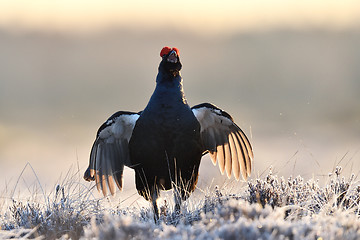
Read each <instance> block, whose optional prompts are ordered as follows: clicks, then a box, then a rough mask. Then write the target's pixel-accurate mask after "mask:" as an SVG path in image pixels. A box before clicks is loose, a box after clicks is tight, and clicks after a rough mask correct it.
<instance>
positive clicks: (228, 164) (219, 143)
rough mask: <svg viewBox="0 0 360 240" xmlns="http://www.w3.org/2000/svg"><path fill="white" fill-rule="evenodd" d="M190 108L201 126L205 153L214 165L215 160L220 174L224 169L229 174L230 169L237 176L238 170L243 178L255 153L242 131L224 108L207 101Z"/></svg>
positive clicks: (238, 174) (245, 177) (248, 172)
mask: <svg viewBox="0 0 360 240" xmlns="http://www.w3.org/2000/svg"><path fill="white" fill-rule="evenodd" d="M191 109H192V111H193V113H194V115H195V117H196V118H197V120H198V121H199V123H200V126H201V129H200V135H201V140H202V143H203V145H204V148H205V149H204V153H207V152H209V153H210V157H211V160H212V162H213V163H214V165H216V162H218V164H219V168H220V171H221V173H222V174H224V171H225V170H226V173H227V176H228V177H229V178H230V176H231V171H232V172H233V174H234V176H235V178H236V179H237V180H239V176H240V172H241V174H242V176H243V178H244V179H245V180H246V179H247V177H248V176H250V173H251V164H252V160H253V158H254V155H253V151H252V147H251V144H250V142H249V140H248V138H247V137H246V135H245V133H244V132H243V131H242V130H241V129H240V128H239V127H238V126H237V125H236V124H235V123H234V121H233V119H232V117H231V116H230V115H229V114H228V113H227V112H225V111H223V110H221V109H219V108H218V107H216V106H214V105H212V104H210V103H202V104H199V105H196V106H194V107H192V108H191Z"/></svg>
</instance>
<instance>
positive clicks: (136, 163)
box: [84, 46, 254, 221]
mask: <svg viewBox="0 0 360 240" xmlns="http://www.w3.org/2000/svg"><path fill="white" fill-rule="evenodd" d="M160 57H161V62H160V64H159V67H158V74H157V76H156V87H155V90H154V92H153V94H152V96H151V98H150V100H149V102H148V104H147V106H146V107H145V108H144V110H142V111H140V112H129V111H118V112H116V113H114V114H113V115H112V116H111V117H110V118H108V120H107V121H106V122H105V123H103V124H102V125H101V126H100V128H99V130H98V131H97V134H96V139H95V141H94V144H93V146H92V148H91V152H90V161H89V167H88V168H87V169H86V171H85V173H84V179H85V180H86V181H95V182H96V186H97V189H98V191H100V192H102V193H103V194H104V196H106V195H107V194H108V190H109V191H110V193H111V194H112V195H114V194H115V192H116V188H119V189H120V190H122V188H123V171H124V166H127V167H129V168H131V169H133V170H134V171H135V183H136V189H137V192H138V194H139V195H140V196H142V197H144V198H145V199H146V200H148V201H149V202H151V203H152V208H153V211H154V219H155V221H157V220H158V219H159V209H158V206H157V202H156V200H157V199H158V198H159V196H160V191H161V190H171V189H173V193H174V200H175V210H176V212H180V207H181V204H182V201H185V200H186V199H188V197H189V196H190V194H191V193H192V192H193V191H194V190H195V188H196V184H197V182H198V177H199V166H200V162H201V159H202V157H203V156H204V155H206V154H207V153H208V154H209V155H210V158H211V160H212V162H213V164H214V165H216V164H217V165H218V166H219V169H220V172H221V173H222V174H224V172H226V174H227V176H228V177H229V178H230V177H231V174H233V176H234V177H235V179H236V180H239V178H240V173H241V175H242V177H243V179H244V180H246V179H247V177H248V176H250V174H251V168H252V164H253V163H252V162H253V158H254V154H253V149H252V146H251V144H250V141H249V139H248V138H247V136H246V135H245V133H244V132H243V131H242V130H241V129H240V127H238V125H237V124H236V123H235V122H234V120H233V118H232V117H231V116H230V114H228V113H227V112H225V111H223V110H222V109H220V108H218V107H217V106H215V105H213V104H211V103H202V104H198V105H195V106H193V107H190V106H189V104H188V102H187V100H186V98H185V94H184V89H183V79H182V76H181V74H180V70H181V69H182V64H181V62H180V52H179V49H178V48H176V47H172V48H171V47H168V46H166V47H164V48H162V50H161V51H160Z"/></svg>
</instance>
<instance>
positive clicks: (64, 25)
mask: <svg viewBox="0 0 360 240" xmlns="http://www.w3.org/2000/svg"><path fill="white" fill-rule="evenodd" d="M359 43H360V2H359V1H357V0H353V1H352V0H343V1H335V0H328V1H310V0H304V1H298V2H294V1H285V0H273V1H266V0H255V1H231V0H224V1H221V3H220V2H219V1H212V0H208V1H190V0H183V1H181V2H178V1H177V2H175V1H143V0H137V1H115V0H113V1H106V2H104V1H99V0H91V1H89V0H87V1H85V0H78V1H70V0H61V1H60V0H53V1H47V0H37V1H26V0H23V1H21V0H16V1H10V0H8V1H7V0H5V1H4V0H2V1H0V169H1V170H2V174H1V175H2V177H1V178H0V186H1V189H3V188H4V186H5V187H8V186H10V183H12V184H14V183H15V182H16V181H17V179H18V177H19V175H20V173H21V171H22V170H23V168H24V166H25V165H26V163H30V164H31V166H32V168H33V169H34V171H35V172H36V175H37V178H38V179H39V181H40V182H41V183H42V184H43V185H44V186H43V187H44V188H47V187H49V188H51V187H52V186H53V185H54V184H56V181H57V179H58V178H59V177H60V176H64V175H66V173H67V171H68V170H69V169H73V170H75V171H77V170H80V172H81V174H82V172H83V171H84V170H85V169H86V167H87V164H88V156H89V152H90V148H91V145H92V143H93V141H94V138H95V134H96V131H97V129H98V127H99V126H100V125H101V124H102V123H103V122H104V121H105V120H106V119H107V118H108V117H109V116H110V115H111V114H113V113H114V112H116V111H118V110H129V111H140V110H142V109H143V108H144V106H145V105H146V103H147V102H148V100H149V98H150V96H151V94H152V92H153V89H154V86H155V77H156V74H157V67H158V64H159V62H160V60H161V59H160V57H159V52H160V50H161V48H162V47H164V46H166V45H168V46H176V47H178V48H179V49H180V54H181V61H182V63H183V70H182V76H183V78H184V88H185V93H186V96H187V99H188V102H189V104H190V105H195V104H199V103H201V102H211V103H214V104H216V105H217V106H219V107H220V108H222V109H224V110H226V111H227V112H229V113H230V114H231V115H232V116H233V117H234V119H235V121H236V122H237V123H238V125H239V126H241V128H242V129H243V130H244V131H245V132H246V133H247V135H248V136H249V138H250V140H251V142H252V144H253V148H254V153H255V161H254V166H255V167H254V172H253V174H252V178H255V177H257V176H262V175H263V174H264V173H267V172H268V169H269V167H270V166H272V171H273V172H275V173H276V174H278V175H281V176H285V177H288V176H290V175H293V176H297V175H299V174H301V175H302V176H303V177H304V178H305V179H310V178H312V177H314V178H315V179H322V178H324V177H326V176H327V174H328V173H329V172H331V171H332V169H333V168H334V166H336V165H337V164H340V165H342V166H343V167H344V170H345V171H347V172H348V173H350V172H354V173H355V174H357V175H358V174H359V170H360V153H359V150H360V45H359ZM25 172H29V173H28V174H29V178H34V174H33V173H32V171H31V169H29V168H28V169H26V170H25ZM204 172H206V174H204ZM23 176H24V178H23V179H22V180H21V182H22V183H24V184H28V183H27V180H26V177H25V176H26V175H25V174H24V175H23ZM125 178H126V179H125V191H128V194H132V193H134V192H135V189H134V186H133V181H134V179H133V175H132V172H131V171H130V170H128V171H126V172H125ZM213 178H214V179H213ZM226 179H227V178H226V176H221V174H219V170H218V168H217V167H213V166H212V164H211V162H210V160H209V158H208V157H205V158H204V159H203V164H202V167H201V170H200V179H199V181H200V182H199V186H200V187H202V186H207V185H208V184H209V183H210V182H211V183H214V182H215V183H217V182H219V183H222V182H225V181H226ZM79 181H81V180H79Z"/></svg>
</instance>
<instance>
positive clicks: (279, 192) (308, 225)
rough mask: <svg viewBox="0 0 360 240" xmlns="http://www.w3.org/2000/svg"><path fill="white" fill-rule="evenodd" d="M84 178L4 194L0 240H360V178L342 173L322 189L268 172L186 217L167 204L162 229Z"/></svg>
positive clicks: (188, 208)
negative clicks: (100, 194) (21, 194)
mask: <svg viewBox="0 0 360 240" xmlns="http://www.w3.org/2000/svg"><path fill="white" fill-rule="evenodd" d="M78 177H79V176H78V174H75V175H73V176H67V177H66V180H64V181H62V182H61V183H59V184H58V185H57V186H56V187H55V189H54V191H53V192H52V193H49V194H47V195H46V194H43V195H42V194H39V195H37V194H34V195H33V196H32V197H30V198H29V199H27V200H23V199H21V198H18V199H17V198H15V197H14V192H12V193H10V197H9V196H8V197H5V193H4V194H3V196H2V197H3V198H2V200H1V202H0V207H1V209H2V212H1V229H2V230H1V231H0V238H1V239H6V238H21V237H22V238H25V239H26V238H38V239H56V238H61V239H69V238H71V239H79V238H80V239H318V240H320V239H354V240H355V239H360V207H359V203H360V182H359V181H358V180H357V176H355V175H351V176H348V177H344V176H342V175H341V168H340V167H337V168H336V169H335V170H334V172H333V173H331V174H329V177H328V180H327V182H326V184H323V186H320V185H321V184H319V183H318V181H316V180H314V179H310V180H304V179H303V178H302V177H301V176H298V177H295V178H288V179H284V178H283V177H278V176H276V175H273V174H272V173H271V170H270V172H269V173H268V174H267V176H265V177H264V178H261V179H255V180H250V181H249V182H248V185H247V186H246V187H245V188H242V189H241V190H239V191H237V192H233V193H229V192H228V191H227V190H226V188H225V189H222V188H218V187H215V188H214V190H213V191H211V193H210V191H209V193H204V194H202V195H201V194H200V195H197V196H196V199H195V201H194V199H193V200H192V201H188V202H186V203H185V204H183V208H182V211H181V214H180V215H177V214H175V213H174V212H173V206H172V205H173V204H172V202H170V201H166V200H161V201H162V202H161V203H160V206H161V209H160V211H161V219H160V221H159V223H157V224H156V223H154V220H153V215H152V211H151V209H150V205H149V207H137V208H136V207H126V208H125V207H119V206H112V207H110V206H109V204H107V203H108V201H109V200H108V199H106V198H105V199H96V198H95V197H94V196H93V195H92V191H93V189H88V188H87V187H86V185H82V184H80V183H79V181H78V180H79V178H78ZM39 197H40V198H39ZM41 198H42V199H41ZM190 200H191V199H190ZM113 205H116V204H113Z"/></svg>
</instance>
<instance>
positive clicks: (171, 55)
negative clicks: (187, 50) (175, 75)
mask: <svg viewBox="0 0 360 240" xmlns="http://www.w3.org/2000/svg"><path fill="white" fill-rule="evenodd" d="M167 61H168V62H171V63H177V61H178V56H177V53H176V51H175V50H172V51H171V52H170V53H169V56H168V57H167Z"/></svg>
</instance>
